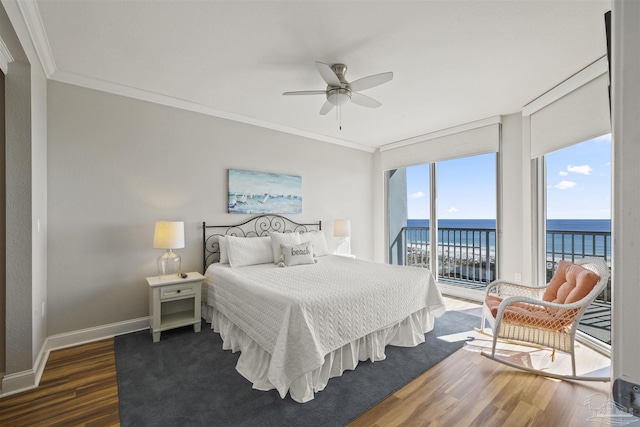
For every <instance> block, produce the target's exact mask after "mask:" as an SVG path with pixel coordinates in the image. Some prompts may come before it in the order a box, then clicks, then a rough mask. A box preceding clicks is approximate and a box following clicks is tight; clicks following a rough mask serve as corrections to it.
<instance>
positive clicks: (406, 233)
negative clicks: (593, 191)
mask: <svg viewBox="0 0 640 427" xmlns="http://www.w3.org/2000/svg"><path fill="white" fill-rule="evenodd" d="M401 236H402V242H403V244H404V245H405V247H406V248H407V251H406V254H405V255H406V256H405V259H404V260H402V261H401V262H402V263H403V264H404V265H408V266H414V267H423V268H428V267H429V266H430V256H431V242H430V234H429V227H405V228H403V229H402V234H401ZM495 236H496V232H495V230H494V229H484V228H469V229H461V228H440V229H438V248H437V256H438V274H437V276H438V280H444V281H449V282H453V283H455V284H456V285H459V286H463V287H466V288H472V289H485V288H486V286H487V285H488V284H489V283H490V282H491V281H492V280H494V279H495V278H496V277H495V275H496V261H495V241H496V238H495ZM546 243H547V248H546V259H547V263H546V270H547V282H548V281H549V280H550V279H551V277H552V276H553V274H554V273H555V270H556V267H557V263H558V261H559V260H561V259H565V260H568V261H572V262H573V261H575V260H578V259H581V258H584V257H587V256H596V257H601V258H604V260H605V262H606V263H607V265H609V266H611V233H610V232H602V231H571V230H562V231H551V230H549V231H547V239H546ZM579 329H580V330H581V331H583V332H585V333H587V334H589V335H591V336H594V337H596V338H598V339H599V340H601V341H604V342H606V343H610V342H611V275H609V283H608V284H607V286H606V288H605V290H604V292H603V293H602V294H601V295H600V296H598V298H597V299H596V301H594V302H593V303H592V304H591V306H590V307H589V309H588V310H587V312H586V313H585V315H584V317H583V318H582V320H581V321H580V327H579Z"/></svg>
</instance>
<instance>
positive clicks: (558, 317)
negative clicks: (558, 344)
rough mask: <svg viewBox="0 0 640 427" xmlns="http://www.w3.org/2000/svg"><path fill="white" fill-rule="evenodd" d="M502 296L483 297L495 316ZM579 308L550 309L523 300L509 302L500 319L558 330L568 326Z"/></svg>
mask: <svg viewBox="0 0 640 427" xmlns="http://www.w3.org/2000/svg"><path fill="white" fill-rule="evenodd" d="M501 302H502V298H500V297H498V296H495V295H488V296H487V298H486V299H485V303H486V304H487V307H489V309H490V310H491V314H492V315H493V317H494V318H495V317H496V316H497V315H498V307H499V306H500V303H501ZM578 311H580V309H573V310H551V309H546V308H545V307H541V306H539V305H535V304H527V303H524V302H514V303H512V304H509V306H508V307H507V309H506V310H505V311H504V313H503V315H502V320H503V321H504V322H508V323H514V324H516V325H523V326H529V327H533V328H540V329H546V330H550V331H560V330H562V328H564V327H565V326H569V325H570V324H571V323H572V322H573V319H574V317H575V315H576V314H577V313H578Z"/></svg>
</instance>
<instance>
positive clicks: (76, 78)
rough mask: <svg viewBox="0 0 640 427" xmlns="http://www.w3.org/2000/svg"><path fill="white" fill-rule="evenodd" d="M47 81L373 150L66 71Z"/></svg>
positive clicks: (342, 140) (359, 148)
mask: <svg viewBox="0 0 640 427" xmlns="http://www.w3.org/2000/svg"><path fill="white" fill-rule="evenodd" d="M49 78H50V79H51V80H55V81H58V82H62V83H68V84H72V85H75V86H81V87H86V88H88V89H94V90H99V91H102V92H107V93H112V94H115V95H120V96H125V97H128V98H134V99H139V100H142V101H147V102H153V103H155V104H160V105H166V106H168V107H174V108H179V109H182V110H187V111H193V112H196V113H200V114H205V115H208V116H213V117H219V118H221V119H227V120H233V121H235V122H240V123H246V124H249V125H253V126H258V127H262V128H265V129H271V130H275V131H279V132H284V133H288V134H292V135H298V136H302V137H305V138H310V139H315V140H317V141H324V142H329V143H331V144H336V145H341V146H343V147H349V148H354V149H356V150H362V151H366V152H369V153H374V152H375V151H376V148H374V147H369V146H365V145H361V144H356V143H355V142H350V141H346V140H344V139H339V138H334V137H331V136H326V135H320V134H317V133H314V132H309V131H306V130H302V129H296V128H292V127H289V126H284V125H279V124H275V123H269V122H266V121H264V120H259V119H256V118H254V117H249V116H244V115H242V114H236V113H230V112H227V111H222V110H218V109H216V108H213V107H208V106H206V105H202V104H198V103H195V102H191V101H186V100H184V99H180V98H174V97H172V96H168V95H162V94H160V93H156V92H150V91H146V90H143V89H138V88H134V87H130V86H124V85H121V84H118V83H113V82H109V81H106V80H100V79H95V78H93V77H87V76H83V75H80V74H74V73H70V72H68V71H62V70H56V71H55V72H54V73H53V74H52V75H51V76H49Z"/></svg>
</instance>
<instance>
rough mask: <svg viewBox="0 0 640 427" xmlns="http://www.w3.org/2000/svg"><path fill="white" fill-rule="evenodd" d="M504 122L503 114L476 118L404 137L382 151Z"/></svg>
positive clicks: (387, 145)
mask: <svg viewBox="0 0 640 427" xmlns="http://www.w3.org/2000/svg"><path fill="white" fill-rule="evenodd" d="M495 124H502V116H493V117H488V118H486V119H482V120H476V121H475V122H470V123H465V124H462V125H459V126H454V127H450V128H447V129H442V130H439V131H435V132H431V133H427V134H424V135H418V136H414V137H413V138H408V139H403V140H401V141H396V142H391V143H389V144H385V145H383V146H381V147H380V151H387V150H392V149H394V148H400V147H404V146H407V145H412V144H417V143H419V142H425V141H429V140H432V139H436V138H442V137H443V136H449V135H454V134H456V133H460V132H465V131H468V130H473V129H478V128H481V127H485V126H489V125H495Z"/></svg>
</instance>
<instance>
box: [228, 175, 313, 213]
mask: <svg viewBox="0 0 640 427" xmlns="http://www.w3.org/2000/svg"><path fill="white" fill-rule="evenodd" d="M227 198H228V202H229V205H228V206H229V213H238V214H265V213H272V214H298V213H302V177H301V176H295V175H281V174H277V173H267V172H254V171H246V170H241V169H229V191H228V193H227Z"/></svg>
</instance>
